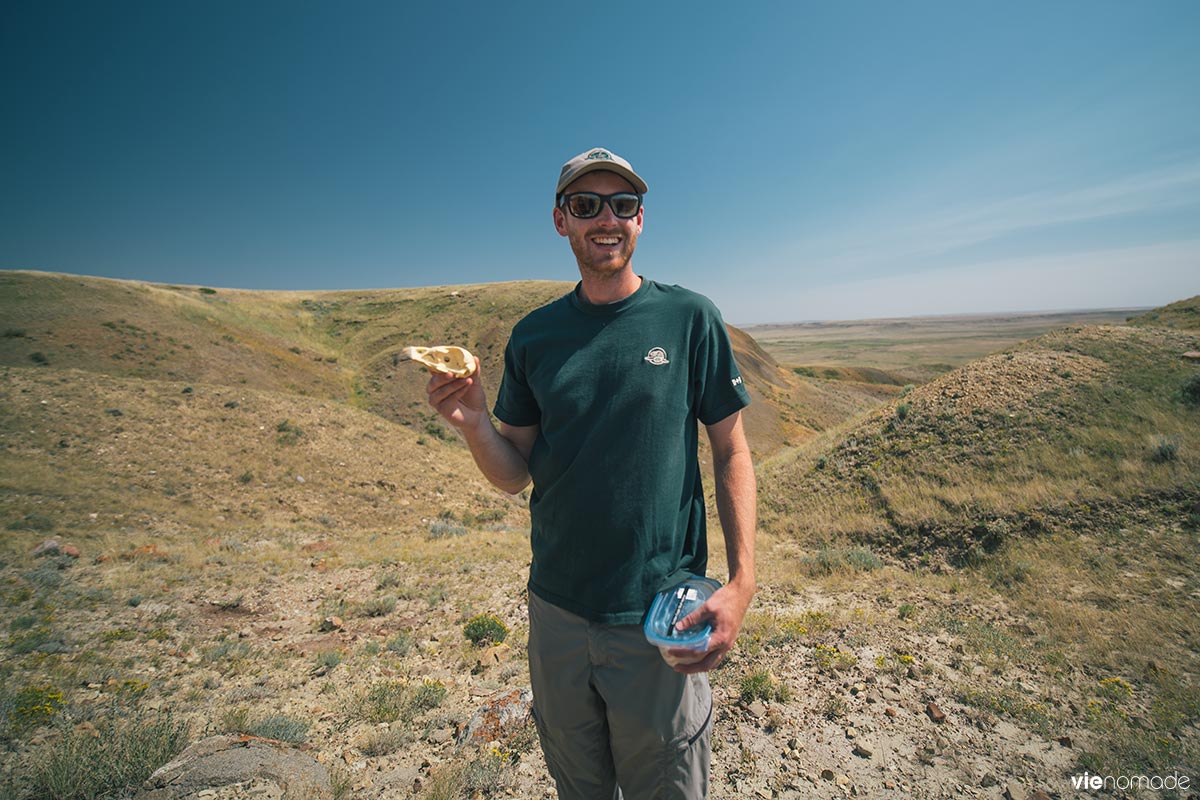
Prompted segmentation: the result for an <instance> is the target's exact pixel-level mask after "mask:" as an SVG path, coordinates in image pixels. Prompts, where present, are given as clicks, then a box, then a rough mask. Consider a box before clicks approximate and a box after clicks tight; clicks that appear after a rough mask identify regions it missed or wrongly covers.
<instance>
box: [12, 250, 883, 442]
mask: <svg viewBox="0 0 1200 800" xmlns="http://www.w3.org/2000/svg"><path fill="white" fill-rule="evenodd" d="M569 289H570V284H568V283H558V282H550V281H526V282H515V283H505V284H481V285H473V286H446V287H428V288H419V289H392V290H371V291H339V292H261V291H258V292H256V291H242V290H230V289H212V288H208V287H181V286H165V285H151V284H146V283H140V282H135V281H115V280H108V279H102V278H89V277H82V276H72V275H55V274H48V273H34V272H4V273H0V320H2V321H3V322H2V323H0V324H2V326H3V331H2V332H0V365H7V366H10V367H37V368H39V369H43V370H46V369H49V370H56V369H64V368H65V369H76V370H82V371H84V372H91V373H101V374H105V375H110V376H113V377H119V378H129V379H143V380H157V381H168V382H180V383H195V384H208V385H213V386H229V387H238V388H245V389H259V390H265V391H272V392H282V393H287V394H291V395H297V396H301V397H312V398H321V399H323V400H328V401H334V402H338V403H343V404H346V405H349V406H351V407H355V408H360V409H365V410H367V411H370V412H372V413H374V414H376V415H378V416H380V417H381V418H383V419H385V420H388V421H390V422H394V423H399V424H401V425H404V426H407V427H411V428H414V429H416V430H418V431H426V432H429V433H431V434H432V435H436V436H439V437H441V438H447V439H448V438H453V437H452V436H451V434H450V432H449V431H448V430H447V429H446V428H445V426H444V425H443V424H442V423H441V422H440V421H439V420H438V419H437V417H436V415H435V414H434V413H433V412H432V410H431V409H429V408H428V406H427V405H426V403H425V393H424V383H423V381H422V380H420V379H419V373H417V372H416V371H415V370H414V369H413V368H412V367H411V366H410V365H408V364H405V363H403V362H401V361H400V360H399V351H400V350H401V349H402V348H403V347H405V346H407V345H412V344H450V343H458V344H462V345H464V346H466V347H467V348H468V349H470V350H471V351H472V352H473V353H475V354H476V355H477V356H478V357H479V358H480V360H481V362H482V364H483V375H484V377H485V380H486V381H488V382H489V385H490V387H491V390H492V392H493V393H494V390H495V386H496V384H497V383H498V382H499V378H500V375H501V374H502V371H503V352H504V345H505V343H506V342H507V339H508V333H509V330H510V329H511V328H512V325H513V324H514V323H515V322H516V321H517V320H518V319H520V318H521V317H522V316H524V314H526V313H528V312H529V311H530V310H532V309H534V308H536V307H538V306H540V305H544V304H545V303H547V302H549V301H551V300H553V299H554V298H556V297H558V296H560V295H562V294H563V293H564V292H566V291H568V290H569ZM731 330H732V335H733V338H734V344H735V349H736V351H737V355H738V360H739V363H741V364H742V365H743V368H744V369H745V370H746V372H747V384H748V387H749V390H750V392H751V396H752V397H754V398H755V399H756V400H757V401H758V402H757V403H756V404H755V407H753V408H752V409H751V410H750V411H749V412H748V414H747V429H748V432H749V436H750V439H751V445H752V447H753V448H754V450H755V452H756V453H757V454H760V455H761V454H766V453H769V452H773V451H774V450H775V449H777V448H778V447H780V446H781V443H784V442H790V443H796V442H799V441H801V440H803V439H804V438H807V437H808V436H811V435H812V433H813V432H814V430H820V429H824V428H825V427H828V426H829V425H830V424H835V423H836V422H839V421H841V420H844V419H846V418H847V417H849V416H851V415H853V414H854V413H858V412H860V411H862V410H863V409H865V408H869V407H870V406H872V405H874V404H875V403H876V402H877V399H876V398H875V397H874V396H873V393H872V392H870V391H861V390H856V389H854V388H853V387H851V388H834V389H829V390H826V389H824V388H823V387H822V386H821V385H820V384H815V383H813V382H805V381H802V380H799V379H797V377H796V376H794V375H792V374H790V373H788V372H787V371H786V370H783V369H781V368H780V367H779V365H778V364H776V363H775V361H774V360H773V359H772V358H771V357H770V356H768V355H767V354H766V353H765V352H764V351H763V350H762V349H761V348H759V347H758V345H757V344H756V343H755V342H754V340H753V339H751V338H750V337H749V336H746V335H744V334H742V333H741V332H740V331H736V329H731Z"/></svg>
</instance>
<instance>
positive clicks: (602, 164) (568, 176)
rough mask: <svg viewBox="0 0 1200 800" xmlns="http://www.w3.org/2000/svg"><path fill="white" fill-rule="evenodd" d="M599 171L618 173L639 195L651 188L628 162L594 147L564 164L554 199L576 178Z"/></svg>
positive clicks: (607, 151) (601, 148) (610, 152)
mask: <svg viewBox="0 0 1200 800" xmlns="http://www.w3.org/2000/svg"><path fill="white" fill-rule="evenodd" d="M597 170H605V171H606V172H615V173H617V174H618V175H620V176H621V177H622V178H624V179H625V180H627V181H629V182H630V183H632V184H633V188H634V190H635V191H636V192H637V193H638V194H645V193H646V192H647V191H648V190H649V188H650V187H648V186H646V182H645V181H644V180H642V178H641V176H640V175H638V174H637V173H636V172H634V171H633V167H632V166H631V165H630V163H629V162H628V161H626V160H625V159H623V158H621V157H620V156H619V155H617V154H616V153H614V152H612V151H610V150H606V149H604V148H603V147H593V148H592V149H590V150H584V151H583V152H582V153H580V154H579V155H577V156H575V157H574V158H572V159H571V160H570V161H568V162H567V163H565V164H563V168H562V172H560V173H559V175H558V187H557V188H556V189H555V190H554V199H555V200H556V201H557V200H558V196H559V195H560V194H562V191H563V189H565V188H567V187H568V186H570V185H571V182H572V181H574V180H575V179H576V178H578V177H580V176H582V175H586V174H588V173H589V172H596V171H597Z"/></svg>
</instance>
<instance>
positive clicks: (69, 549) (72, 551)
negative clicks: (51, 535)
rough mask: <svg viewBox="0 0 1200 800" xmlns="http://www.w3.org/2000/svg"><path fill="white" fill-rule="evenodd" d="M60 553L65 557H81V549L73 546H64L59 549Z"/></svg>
mask: <svg viewBox="0 0 1200 800" xmlns="http://www.w3.org/2000/svg"><path fill="white" fill-rule="evenodd" d="M59 552H61V553H62V554H63V555H64V556H68V557H70V558H79V556H80V555H81V553H80V552H79V548H78V547H76V546H75V545H73V544H64V545H63V546H62V547H60V548H59Z"/></svg>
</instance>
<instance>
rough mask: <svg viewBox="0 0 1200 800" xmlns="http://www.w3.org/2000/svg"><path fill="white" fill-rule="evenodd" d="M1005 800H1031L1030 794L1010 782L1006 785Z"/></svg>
mask: <svg viewBox="0 0 1200 800" xmlns="http://www.w3.org/2000/svg"><path fill="white" fill-rule="evenodd" d="M1004 800H1029V795H1027V794H1025V790H1024V789H1022V788H1021V787H1020V786H1018V785H1016V784H1015V783H1010V784H1008V785H1007V786H1005V787H1004Z"/></svg>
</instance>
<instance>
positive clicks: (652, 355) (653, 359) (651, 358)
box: [643, 347, 671, 367]
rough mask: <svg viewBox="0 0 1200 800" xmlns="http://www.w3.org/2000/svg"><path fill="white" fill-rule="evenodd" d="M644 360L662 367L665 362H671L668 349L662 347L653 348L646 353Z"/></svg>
mask: <svg viewBox="0 0 1200 800" xmlns="http://www.w3.org/2000/svg"><path fill="white" fill-rule="evenodd" d="M643 360H644V361H646V362H647V363H649V364H653V365H654V366H656V367H661V366H662V365H663V364H670V363H671V362H670V361H667V351H666V350H663V349H662V348H661V347H653V348H651V349H650V352H649V353H646V357H645V359H643Z"/></svg>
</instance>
